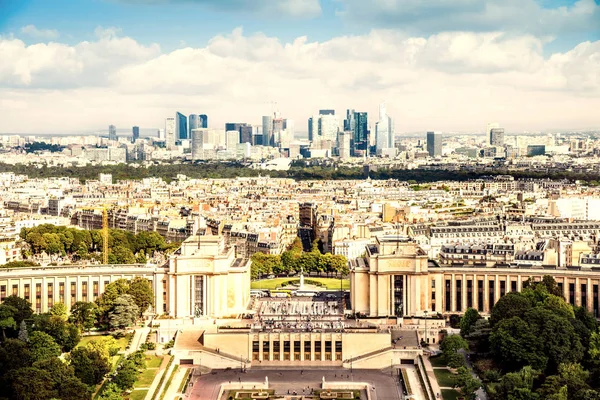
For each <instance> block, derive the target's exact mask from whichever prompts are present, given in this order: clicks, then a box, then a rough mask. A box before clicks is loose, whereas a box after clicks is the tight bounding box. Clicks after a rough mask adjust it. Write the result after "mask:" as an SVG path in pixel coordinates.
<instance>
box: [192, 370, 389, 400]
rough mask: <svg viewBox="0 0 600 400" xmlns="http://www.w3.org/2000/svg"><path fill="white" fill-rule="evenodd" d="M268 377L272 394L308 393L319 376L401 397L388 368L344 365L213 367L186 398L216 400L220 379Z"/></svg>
mask: <svg viewBox="0 0 600 400" xmlns="http://www.w3.org/2000/svg"><path fill="white" fill-rule="evenodd" d="M265 377H268V378H269V388H270V389H274V390H275V392H276V394H281V395H287V394H288V390H289V391H290V393H293V392H294V391H296V392H297V393H298V395H300V394H302V393H303V391H304V393H305V394H308V393H310V389H319V388H320V387H321V382H322V379H323V377H325V380H326V381H328V382H340V381H354V382H365V383H368V384H369V385H370V386H371V389H370V390H371V398H372V400H401V397H400V393H399V391H398V378H397V377H396V376H394V377H391V376H390V374H389V372H388V373H387V374H386V373H382V372H380V371H374V370H356V369H355V370H354V372H353V373H352V374H350V371H348V370H345V369H341V368H340V369H332V368H329V369H323V370H319V369H307V370H302V371H301V370H299V369H276V370H272V369H258V368H256V369H255V368H252V369H249V370H248V372H246V373H240V371H239V370H228V371H223V370H220V371H213V372H212V373H211V374H207V375H203V376H202V377H200V378H198V379H197V380H196V381H195V382H194V388H193V389H192V391H191V395H190V397H189V398H190V399H194V400H218V399H216V396H217V395H218V393H219V388H220V385H221V384H222V383H229V382H231V383H233V382H239V381H241V382H264V381H265Z"/></svg>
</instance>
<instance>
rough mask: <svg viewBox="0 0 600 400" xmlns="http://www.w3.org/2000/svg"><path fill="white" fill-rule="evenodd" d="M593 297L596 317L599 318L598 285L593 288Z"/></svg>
mask: <svg viewBox="0 0 600 400" xmlns="http://www.w3.org/2000/svg"><path fill="white" fill-rule="evenodd" d="M592 297H593V303H594V312H593V314H594V317H596V318H598V314H599V313H598V285H593V286H592Z"/></svg>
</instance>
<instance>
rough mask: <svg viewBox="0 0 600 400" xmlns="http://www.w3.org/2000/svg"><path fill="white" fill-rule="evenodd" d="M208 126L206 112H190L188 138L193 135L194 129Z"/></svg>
mask: <svg viewBox="0 0 600 400" xmlns="http://www.w3.org/2000/svg"><path fill="white" fill-rule="evenodd" d="M199 128H208V117H207V116H206V115H204V114H190V116H189V117H188V138H191V137H192V130H194V129H199Z"/></svg>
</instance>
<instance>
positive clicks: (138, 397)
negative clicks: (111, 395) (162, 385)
mask: <svg viewBox="0 0 600 400" xmlns="http://www.w3.org/2000/svg"><path fill="white" fill-rule="evenodd" d="M147 394H148V391H147V390H134V391H133V392H131V394H128V395H127V396H126V397H125V398H126V399H130V400H144V398H146V395H147Z"/></svg>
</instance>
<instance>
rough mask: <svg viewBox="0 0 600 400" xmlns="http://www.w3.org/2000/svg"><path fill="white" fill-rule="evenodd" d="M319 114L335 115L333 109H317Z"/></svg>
mask: <svg viewBox="0 0 600 400" xmlns="http://www.w3.org/2000/svg"><path fill="white" fill-rule="evenodd" d="M319 115H335V110H319Z"/></svg>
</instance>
